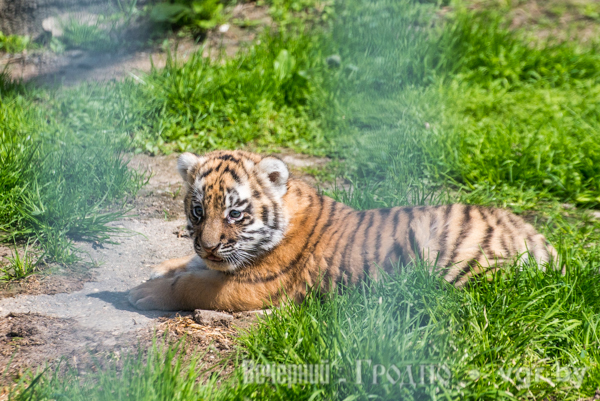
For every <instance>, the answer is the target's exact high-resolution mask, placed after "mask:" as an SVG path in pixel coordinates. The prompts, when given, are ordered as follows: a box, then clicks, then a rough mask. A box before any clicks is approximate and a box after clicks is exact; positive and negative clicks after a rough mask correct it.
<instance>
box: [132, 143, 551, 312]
mask: <svg viewBox="0 0 600 401" xmlns="http://www.w3.org/2000/svg"><path fill="white" fill-rule="evenodd" d="M178 168H179V171H180V173H181V175H182V177H183V178H184V182H185V185H186V190H187V194H186V197H185V201H184V204H185V211H186V215H187V217H188V228H189V230H190V234H191V237H192V239H193V245H194V250H195V254H194V255H191V256H189V257H185V258H179V259H174V260H170V261H166V262H164V263H162V264H161V265H159V266H158V267H157V269H156V272H157V273H158V274H159V275H161V274H162V277H161V278H159V279H157V280H152V281H149V282H147V283H145V284H142V285H141V286H139V287H137V288H135V289H134V290H132V292H131V295H130V300H131V302H132V303H133V304H134V305H135V306H137V307H138V308H141V309H196V308H200V309H223V310H250V309H256V308H260V307H262V306H263V305H264V304H268V303H270V302H274V303H278V302H279V301H281V300H282V299H283V298H284V294H287V296H291V297H293V298H295V299H296V300H301V299H302V298H303V297H304V295H305V292H306V288H307V286H306V284H309V285H321V286H323V288H325V289H331V288H332V284H333V286H335V284H336V283H340V282H350V283H354V282H356V281H358V280H360V279H361V278H363V277H364V276H365V275H372V276H376V274H377V271H378V268H379V267H381V268H383V269H385V270H388V271H391V270H392V266H395V265H396V264H398V263H401V264H408V263H410V262H411V261H413V260H414V259H416V258H422V259H425V260H427V261H429V262H430V264H431V265H432V266H434V267H433V268H434V269H436V271H438V272H439V274H441V275H442V276H443V277H444V278H445V279H446V280H447V281H449V282H451V283H453V284H455V285H458V286H460V285H462V284H464V283H465V282H467V281H468V279H469V277H471V276H472V275H474V274H478V273H481V272H484V271H489V270H494V269H497V268H498V267H499V266H501V265H502V264H503V263H505V262H510V261H513V260H514V259H515V258H517V257H520V258H521V259H522V260H523V261H526V260H527V259H529V258H532V259H535V260H536V261H537V262H538V263H539V264H541V266H544V264H547V263H548V262H551V263H555V262H553V261H554V260H556V259H557V258H556V251H555V250H554V248H553V247H552V246H551V245H550V244H548V242H547V241H546V240H545V238H544V237H543V236H542V235H541V234H539V233H538V232H537V231H536V230H535V229H534V228H533V227H532V226H531V225H530V224H528V223H526V222H525V221H524V220H523V219H522V218H520V217H517V216H515V215H514V214H512V213H510V212H508V211H506V210H502V209H491V208H484V207H479V206H470V205H460V204H454V205H445V206H423V207H396V208H391V209H377V210H366V211H356V210H354V209H352V208H350V207H348V206H346V205H344V204H341V203H338V202H335V201H334V200H333V199H331V198H329V197H326V196H322V195H319V194H318V193H317V191H315V189H313V188H312V187H310V186H309V185H308V184H306V183H305V182H303V181H300V180H295V179H291V178H290V177H289V171H288V169H287V166H286V165H285V164H284V163H283V162H282V161H281V160H279V159H276V158H274V157H261V156H259V155H256V154H253V153H248V152H242V151H218V152H212V153H208V154H206V155H203V156H195V155H192V154H189V153H185V154H183V155H182V156H181V157H180V159H179V163H178Z"/></svg>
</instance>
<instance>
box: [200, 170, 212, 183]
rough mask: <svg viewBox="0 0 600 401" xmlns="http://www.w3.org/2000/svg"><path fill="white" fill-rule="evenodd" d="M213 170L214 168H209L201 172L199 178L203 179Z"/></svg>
mask: <svg viewBox="0 0 600 401" xmlns="http://www.w3.org/2000/svg"><path fill="white" fill-rule="evenodd" d="M212 172H213V169H212V168H209V169H208V170H206V171H204V172H203V173H202V174H200V176H198V178H197V179H199V180H201V179H203V178H204V177H206V176H207V175H209V174H210V173H212Z"/></svg>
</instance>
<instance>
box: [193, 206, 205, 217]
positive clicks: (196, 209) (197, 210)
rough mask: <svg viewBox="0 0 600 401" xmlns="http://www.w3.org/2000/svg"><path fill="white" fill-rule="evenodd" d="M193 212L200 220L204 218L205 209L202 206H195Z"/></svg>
mask: <svg viewBox="0 0 600 401" xmlns="http://www.w3.org/2000/svg"><path fill="white" fill-rule="evenodd" d="M192 214H193V215H194V217H195V218H197V219H198V220H199V219H201V218H202V215H203V214H204V209H202V206H194V208H193V209H192Z"/></svg>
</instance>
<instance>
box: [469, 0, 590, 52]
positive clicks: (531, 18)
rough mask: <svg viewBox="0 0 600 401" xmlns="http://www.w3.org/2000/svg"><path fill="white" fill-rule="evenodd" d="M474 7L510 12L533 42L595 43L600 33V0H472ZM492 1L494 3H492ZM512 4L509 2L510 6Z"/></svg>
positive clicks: (513, 23) (516, 26) (516, 25)
mask: <svg viewBox="0 0 600 401" xmlns="http://www.w3.org/2000/svg"><path fill="white" fill-rule="evenodd" d="M470 3H471V7H472V8H474V9H488V10H489V9H499V10H502V11H503V12H506V18H507V20H508V21H510V28H511V29H512V30H519V31H522V32H524V33H525V34H526V36H527V38H528V39H530V40H531V41H532V42H533V43H542V44H543V43H545V41H546V40H550V41H551V42H564V41H578V42H580V43H583V44H586V43H593V42H594V41H597V39H598V37H599V34H600V3H598V2H597V1H594V0H517V1H512V2H508V3H507V2H505V1H502V0H493V1H491V2H490V1H489V0H472V1H471V2H470ZM490 3H491V4H490ZM507 4H508V6H507Z"/></svg>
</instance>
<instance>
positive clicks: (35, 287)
mask: <svg viewBox="0 0 600 401" xmlns="http://www.w3.org/2000/svg"><path fill="white" fill-rule="evenodd" d="M94 278H95V276H94V271H93V270H90V268H89V266H88V265H78V266H69V267H46V270H45V271H43V272H42V273H41V274H39V273H38V274H35V275H32V276H29V277H27V278H24V279H22V280H17V281H9V282H6V283H0V299H2V298H9V297H14V296H16V295H25V294H27V295H39V294H48V295H53V294H60V293H67V292H74V291H79V290H81V289H82V288H83V284H84V283H86V282H88V281H93V280H94Z"/></svg>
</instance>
